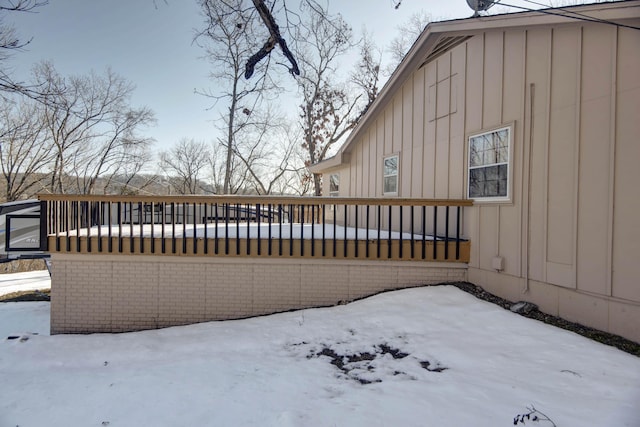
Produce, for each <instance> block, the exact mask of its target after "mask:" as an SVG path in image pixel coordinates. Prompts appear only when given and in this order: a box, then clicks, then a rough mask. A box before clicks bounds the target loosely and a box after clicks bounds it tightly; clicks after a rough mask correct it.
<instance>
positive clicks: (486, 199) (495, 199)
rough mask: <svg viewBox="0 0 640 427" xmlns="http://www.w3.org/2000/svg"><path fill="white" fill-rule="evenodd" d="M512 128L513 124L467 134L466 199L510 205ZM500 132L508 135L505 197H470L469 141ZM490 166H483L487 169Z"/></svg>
mask: <svg viewBox="0 0 640 427" xmlns="http://www.w3.org/2000/svg"><path fill="white" fill-rule="evenodd" d="M513 129H514V126H513V124H509V125H506V126H500V127H496V128H491V129H488V130H483V131H480V132H476V133H473V134H469V135H468V137H467V161H466V183H465V185H466V187H467V191H466V193H467V198H468V199H471V200H473V201H475V202H476V203H485V202H486V203H512V201H513V199H512V188H513V135H514V132H513ZM502 130H507V131H508V134H509V150H508V151H509V154H508V162H507V163H506V165H507V195H506V196H494V197H471V195H470V194H469V192H470V190H471V188H470V186H469V179H470V175H471V174H470V173H469V172H470V170H471V169H472V168H471V139H472V138H477V137H480V136H483V135H487V134H490V133H494V132H499V131H502ZM499 164H505V163H495V165H499ZM487 166H490V165H484V167H487Z"/></svg>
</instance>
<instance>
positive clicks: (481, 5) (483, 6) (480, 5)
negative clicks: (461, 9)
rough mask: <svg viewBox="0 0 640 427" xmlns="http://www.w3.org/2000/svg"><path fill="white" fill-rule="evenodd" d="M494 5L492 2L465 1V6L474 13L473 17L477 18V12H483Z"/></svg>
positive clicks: (480, 0) (485, 0) (490, 0)
mask: <svg viewBox="0 0 640 427" xmlns="http://www.w3.org/2000/svg"><path fill="white" fill-rule="evenodd" d="M494 3H495V1H494V0H467V4H468V5H469V7H470V8H471V9H473V11H474V12H475V13H474V14H473V16H479V12H480V11H482V12H484V11H485V10H487V9H489V8H490V7H491V6H493V5H494Z"/></svg>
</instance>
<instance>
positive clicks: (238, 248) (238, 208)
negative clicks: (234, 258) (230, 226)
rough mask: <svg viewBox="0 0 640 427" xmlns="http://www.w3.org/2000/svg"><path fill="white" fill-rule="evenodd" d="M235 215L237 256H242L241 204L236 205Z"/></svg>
mask: <svg viewBox="0 0 640 427" xmlns="http://www.w3.org/2000/svg"><path fill="white" fill-rule="evenodd" d="M235 207H236V210H235V215H236V255H240V204H238V203H236V205H235Z"/></svg>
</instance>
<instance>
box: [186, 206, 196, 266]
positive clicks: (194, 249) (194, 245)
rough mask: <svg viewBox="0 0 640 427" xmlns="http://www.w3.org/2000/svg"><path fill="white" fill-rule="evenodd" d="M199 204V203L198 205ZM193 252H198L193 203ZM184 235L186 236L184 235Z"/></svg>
mask: <svg viewBox="0 0 640 427" xmlns="http://www.w3.org/2000/svg"><path fill="white" fill-rule="evenodd" d="M198 206H199V205H198ZM192 207H193V254H194V255H197V254H198V234H197V232H198V215H197V213H196V212H197V211H196V204H195V203H193V206H192ZM184 237H187V236H186V235H185V236H184Z"/></svg>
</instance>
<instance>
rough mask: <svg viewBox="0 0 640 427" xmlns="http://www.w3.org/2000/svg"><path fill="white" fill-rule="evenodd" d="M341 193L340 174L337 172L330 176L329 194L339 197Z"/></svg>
mask: <svg viewBox="0 0 640 427" xmlns="http://www.w3.org/2000/svg"><path fill="white" fill-rule="evenodd" d="M339 195H340V175H338V174H337V173H334V174H332V175H331V176H329V196H330V197H338V196H339Z"/></svg>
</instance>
